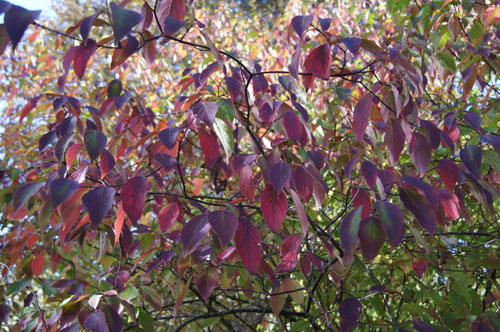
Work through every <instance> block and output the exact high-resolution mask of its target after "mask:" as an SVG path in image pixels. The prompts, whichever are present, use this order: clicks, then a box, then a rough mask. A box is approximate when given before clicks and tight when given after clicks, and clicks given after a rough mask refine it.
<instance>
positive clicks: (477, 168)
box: [460, 145, 483, 179]
mask: <svg viewBox="0 0 500 332" xmlns="http://www.w3.org/2000/svg"><path fill="white" fill-rule="evenodd" d="M482 158H483V151H482V150H481V149H480V148H479V147H478V146H477V145H468V146H466V147H465V148H463V149H462V150H460V159H461V160H462V162H463V163H464V165H465V166H466V167H467V169H468V170H469V171H470V173H471V174H472V176H474V178H476V179H479V178H480V177H481V161H482Z"/></svg>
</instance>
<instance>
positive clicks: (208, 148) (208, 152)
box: [198, 128, 220, 168]
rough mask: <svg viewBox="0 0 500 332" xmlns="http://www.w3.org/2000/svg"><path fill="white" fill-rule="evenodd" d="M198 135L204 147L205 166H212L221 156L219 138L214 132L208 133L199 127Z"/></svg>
mask: <svg viewBox="0 0 500 332" xmlns="http://www.w3.org/2000/svg"><path fill="white" fill-rule="evenodd" d="M198 136H199V138H200V144H201V148H202V149H203V152H204V155H205V166H206V167H207V168H212V167H213V166H214V165H215V163H216V162H217V160H218V159H219V156H220V153H219V145H218V144H217V139H216V138H215V136H214V135H213V134H211V133H208V132H207V131H206V130H205V129H203V128H199V129H198Z"/></svg>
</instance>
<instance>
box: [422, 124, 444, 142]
mask: <svg viewBox="0 0 500 332" xmlns="http://www.w3.org/2000/svg"><path fill="white" fill-rule="evenodd" d="M420 124H421V125H422V127H424V128H425V130H426V131H427V137H428V138H429V142H430V144H431V146H432V148H433V149H437V148H438V147H439V144H440V143H441V133H440V130H439V128H438V127H437V126H436V125H435V124H434V123H432V122H430V121H425V120H422V119H420Z"/></svg>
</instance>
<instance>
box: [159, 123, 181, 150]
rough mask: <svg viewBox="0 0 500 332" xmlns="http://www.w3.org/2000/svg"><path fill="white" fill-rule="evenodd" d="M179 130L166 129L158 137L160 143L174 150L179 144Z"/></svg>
mask: <svg viewBox="0 0 500 332" xmlns="http://www.w3.org/2000/svg"><path fill="white" fill-rule="evenodd" d="M179 131H180V129H179V128H175V127H170V128H167V129H164V130H162V131H160V132H159V133H158V137H159V138H160V141H161V142H162V143H163V145H165V146H166V147H167V148H168V149H170V150H171V149H173V148H174V147H175V145H176V144H177V136H178V135H179Z"/></svg>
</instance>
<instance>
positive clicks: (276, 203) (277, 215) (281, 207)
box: [260, 185, 288, 231]
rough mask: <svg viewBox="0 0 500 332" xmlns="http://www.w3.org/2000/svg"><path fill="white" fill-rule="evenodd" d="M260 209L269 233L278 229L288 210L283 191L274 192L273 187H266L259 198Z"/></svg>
mask: <svg viewBox="0 0 500 332" xmlns="http://www.w3.org/2000/svg"><path fill="white" fill-rule="evenodd" d="M260 209H261V210H262V215H263V216H264V221H265V222H266V224H267V226H268V227H269V229H271V231H275V230H277V229H278V228H280V226H281V224H282V223H283V220H284V219H285V216H286V212H287V210H288V200H287V198H286V195H285V193H284V192H283V191H280V192H276V191H275V190H274V188H273V186H269V185H268V186H266V189H265V190H264V192H263V193H262V196H261V198H260Z"/></svg>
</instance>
